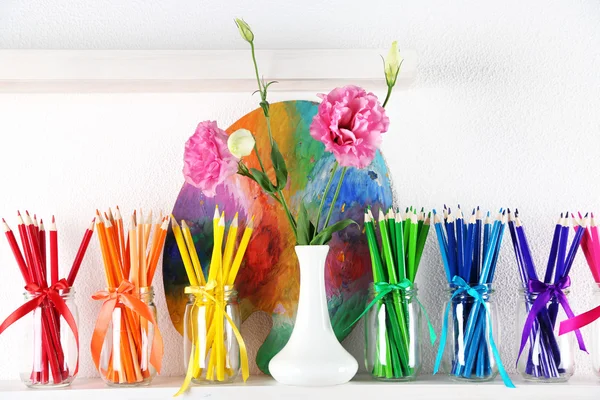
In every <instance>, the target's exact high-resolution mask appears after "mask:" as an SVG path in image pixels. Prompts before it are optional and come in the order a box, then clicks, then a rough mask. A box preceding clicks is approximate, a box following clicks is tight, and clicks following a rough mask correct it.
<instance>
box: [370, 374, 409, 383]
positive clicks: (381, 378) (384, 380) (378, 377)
mask: <svg viewBox="0 0 600 400" xmlns="http://www.w3.org/2000/svg"><path fill="white" fill-rule="evenodd" d="M371 377H372V378H373V379H375V380H376V381H379V382H398V383H402V382H414V381H415V380H417V375H412V376H404V377H402V378H386V377H385V376H375V375H371Z"/></svg>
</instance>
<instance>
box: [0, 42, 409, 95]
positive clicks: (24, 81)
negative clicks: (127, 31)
mask: <svg viewBox="0 0 600 400" xmlns="http://www.w3.org/2000/svg"><path fill="white" fill-rule="evenodd" d="M386 52H387V50H385V49H381V50H378V49H369V50H347V49H331V50H327V49H320V50H310V49H306V50H258V51H257V58H258V62H259V66H260V72H261V74H262V75H263V76H264V78H265V80H266V81H271V80H276V81H278V82H279V83H278V84H274V85H272V86H270V87H269V90H273V91H305V90H309V91H318V90H329V89H331V88H333V87H335V86H340V85H345V84H350V83H353V84H356V85H362V86H366V87H368V88H369V89H371V90H374V89H379V88H384V87H385V80H384V76H383V62H382V60H381V57H380V56H381V55H385V54H386ZM401 54H402V56H403V57H404V59H405V61H404V63H403V65H402V71H401V73H400V76H399V81H398V84H399V85H400V86H402V85H405V84H407V83H408V82H410V81H411V80H412V79H413V78H414V75H415V70H416V65H417V56H416V53H415V52H414V51H409V50H407V51H402V52H401ZM255 89H256V76H255V74H254V69H253V65H252V60H251V57H250V51H249V50H248V49H246V50H0V92H5V93H6V92H9V93H10V92H33V93H38V92H51V93H52V92H107V93H110V92H241V91H254V90H255Z"/></svg>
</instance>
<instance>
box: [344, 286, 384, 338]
mask: <svg viewBox="0 0 600 400" xmlns="http://www.w3.org/2000/svg"><path fill="white" fill-rule="evenodd" d="M390 292H391V290H386V291H382V292H379V293H378V294H377V296H375V298H374V299H373V300H371V302H370V303H369V304H368V305H367V307H365V309H364V310H363V312H362V313H360V315H359V316H358V317H357V318H356V319H355V320H354V321H352V323H351V324H350V325H348V327H346V329H344V332H345V331H347V330H348V329H350V328H352V327H353V326H354V325H355V324H356V323H357V322H358V321H360V319H361V318H362V317H364V316H365V314H366V313H367V312H368V311H369V310H370V309H371V307H373V306H374V305H375V304H377V302H379V301H380V300H381V299H383V298H384V297H385V296H386V295H387V294H388V293H390Z"/></svg>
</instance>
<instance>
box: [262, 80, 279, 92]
mask: <svg viewBox="0 0 600 400" xmlns="http://www.w3.org/2000/svg"><path fill="white" fill-rule="evenodd" d="M274 83H279V82H277V81H271V82H269V83H267V84H266V85H264V84H263V85H264V87H265V92H266V91H267V89H268V88H269V86H271V85H272V84H274Z"/></svg>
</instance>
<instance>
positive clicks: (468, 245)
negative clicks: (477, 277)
mask: <svg viewBox="0 0 600 400" xmlns="http://www.w3.org/2000/svg"><path fill="white" fill-rule="evenodd" d="M467 225H468V226H467V238H466V241H465V253H464V261H463V268H464V272H463V275H464V278H465V281H466V282H470V280H471V279H472V278H474V276H471V269H472V267H473V251H474V249H475V214H473V215H471V218H470V219H469V223H468V224H467Z"/></svg>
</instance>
